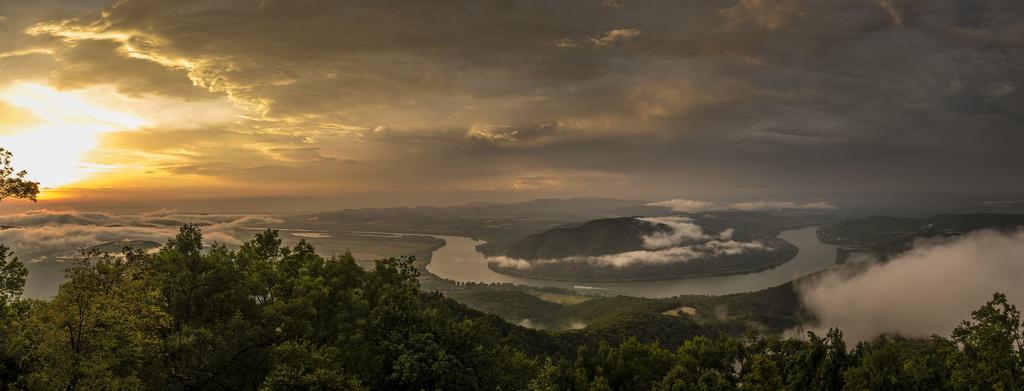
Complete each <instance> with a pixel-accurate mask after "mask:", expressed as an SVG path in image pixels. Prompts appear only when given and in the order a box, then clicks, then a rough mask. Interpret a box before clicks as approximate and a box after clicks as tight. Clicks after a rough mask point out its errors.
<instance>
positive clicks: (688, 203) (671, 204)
mask: <svg viewBox="0 0 1024 391" xmlns="http://www.w3.org/2000/svg"><path fill="white" fill-rule="evenodd" d="M647 206H659V207H664V208H669V209H671V210H672V211H673V212H684V213H696V212H707V211H745V212H752V211H779V210H789V209H803V210H832V209H835V208H836V206H835V205H832V204H831V203H829V202H826V201H818V202H805V203H800V202H792V201H751V202H733V203H714V202H707V201H697V200H686V199H673V200H667V201H658V202H652V203H649V204H647Z"/></svg>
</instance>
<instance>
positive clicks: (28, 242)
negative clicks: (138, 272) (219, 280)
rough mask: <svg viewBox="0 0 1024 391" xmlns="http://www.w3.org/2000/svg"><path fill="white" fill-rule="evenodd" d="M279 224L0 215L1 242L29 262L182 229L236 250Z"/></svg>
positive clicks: (187, 217)
mask: <svg viewBox="0 0 1024 391" xmlns="http://www.w3.org/2000/svg"><path fill="white" fill-rule="evenodd" d="M280 222H281V220H280V219H277V218H274V217H269V216H260V215H234V214H182V213H175V212H170V211H161V212H152V213H145V214H109V213H94V212H62V211H49V210H37V211H30V212H24V213H16V214H7V215H4V216H0V225H2V226H5V227H8V228H5V229H3V230H0V243H2V244H4V245H7V246H8V247H10V248H11V249H12V250H13V251H14V253H15V255H17V256H18V257H19V258H21V259H22V260H25V261H27V262H31V263H38V262H49V261H56V260H58V259H59V258H61V257H65V256H68V255H73V254H74V253H75V252H76V251H77V250H78V249H80V248H84V247H89V246H94V245H97V244H101V243H106V242H112V241H121V240H148V241H154V242H158V243H163V242H164V241H166V240H167V239H169V238H172V237H173V236H174V235H175V234H176V233H177V231H178V229H179V228H180V227H181V226H182V225H184V224H196V225H199V226H200V227H201V228H202V229H203V234H204V238H205V240H206V242H207V243H208V244H212V243H221V244H226V245H239V244H241V243H242V242H243V241H245V240H248V239H249V236H251V235H252V234H253V231H251V230H250V228H265V227H269V226H273V225H276V224H278V223H280Z"/></svg>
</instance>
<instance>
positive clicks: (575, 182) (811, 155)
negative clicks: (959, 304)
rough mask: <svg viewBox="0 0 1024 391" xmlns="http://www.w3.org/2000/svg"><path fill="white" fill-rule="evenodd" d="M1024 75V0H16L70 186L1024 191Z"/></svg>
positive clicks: (66, 201) (23, 122)
mask: <svg viewBox="0 0 1024 391" xmlns="http://www.w3.org/2000/svg"><path fill="white" fill-rule="evenodd" d="M1022 89H1024V2H1021V1H1019V0H987V1H986V0H950V1H944V0H934V1H926V0H877V1H871V0H827V1H821V0H775V1H771V0H728V1H725V0H723V1H715V0H701V1H679V0H531V1H527V0H488V1H480V0H439V1H403V0H376V1H359V2H357V1H340V0H339V1H336V0H259V1H256V0H254V1H248V0H209V1H194V0H178V1H156V0H121V1H116V2H109V1H96V0H33V1H23V0H0V146H2V147H5V148H7V149H9V150H11V151H12V152H14V154H15V164H16V165H17V166H18V167H19V168H24V169H27V170H28V171H29V172H30V174H31V176H32V177H33V178H35V179H36V180H38V181H40V182H42V185H43V187H44V188H46V190H44V194H43V197H42V199H41V201H40V205H42V206H44V207H49V208H60V207H67V208H108V209H109V208H114V207H116V208H127V209H132V208H135V209H139V210H150V209H156V208H177V207H180V208H183V209H190V210H210V211H232V210H234V211H238V210H245V211H299V210H303V211H310V210H317V209H321V210H322V209H335V208H341V207H359V206H392V205H443V204H455V203H463V202H477V201H511V200H526V199H532V198H540V197H574V196H602V197H616V198H629V199H644V200H652V201H655V200H666V199H687V200H690V199H693V200H709V201H716V202H751V201H757V202H763V200H767V201H779V202H782V201H784V202H794V201H802V202H821V201H824V202H832V203H835V204H838V205H840V206H842V205H843V200H851V199H861V198H901V197H903V198H907V197H910V198H920V197H936V196H947V197H968V196H970V197H978V199H979V200H985V201H988V202H996V203H998V202H1014V201H1016V200H1020V199H1024V197H1021V195H1022V194H1024V181H1021V180H1020V179H1021V167H1024V153H1021V147H1022V146H1024V91H1022ZM4 203H5V204H10V202H9V200H5V201H4Z"/></svg>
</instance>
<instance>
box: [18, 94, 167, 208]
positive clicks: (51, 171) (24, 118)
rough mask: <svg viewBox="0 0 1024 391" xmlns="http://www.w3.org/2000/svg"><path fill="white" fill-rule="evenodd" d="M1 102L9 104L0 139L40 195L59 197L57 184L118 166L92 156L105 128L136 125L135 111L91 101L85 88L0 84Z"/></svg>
mask: <svg viewBox="0 0 1024 391" xmlns="http://www.w3.org/2000/svg"><path fill="white" fill-rule="evenodd" d="M0 102H2V103H4V104H6V105H7V106H9V107H11V108H13V109H12V110H9V111H14V114H11V115H10V116H11V117H18V118H3V117H0V145H2V146H4V148H7V149H8V150H10V151H12V152H14V154H15V156H14V163H15V166H16V167H18V169H24V170H27V171H28V172H29V173H30V174H31V179H33V180H35V181H38V182H39V183H40V187H42V189H43V191H42V194H40V198H41V199H58V198H62V194H61V192H60V191H58V190H59V189H60V188H62V187H65V186H70V185H74V184H78V183H81V182H83V181H86V180H88V179H90V178H92V177H94V176H95V175H96V174H99V173H108V172H112V171H114V170H116V169H117V168H118V167H117V166H111V165H100V164H96V163H93V162H90V161H89V160H88V159H87V155H88V154H89V153H90V152H91V151H93V150H95V149H96V148H98V147H99V141H100V140H99V139H100V137H101V136H102V135H103V134H104V133H109V132H115V131H124V130H131V129H138V128H141V127H143V126H145V125H146V124H147V121H146V120H144V119H142V118H140V117H139V116H137V115H135V114H133V113H128V112H124V111H120V110H117V109H114V108H110V107H104V106H103V105H101V104H99V103H97V102H95V99H90V96H89V94H88V92H75V91H59V90H56V89H54V88H52V87H50V86H47V85H43V84H37V83H18V84H14V85H11V86H8V87H6V88H4V89H3V90H0Z"/></svg>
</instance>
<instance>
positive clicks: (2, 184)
mask: <svg viewBox="0 0 1024 391" xmlns="http://www.w3.org/2000/svg"><path fill="white" fill-rule="evenodd" d="M13 159H14V155H13V154H12V153H11V152H10V151H8V150H6V149H4V148H0V200H3V199H5V198H8V197H13V198H23V199H27V200H30V201H32V202H35V201H36V196H37V195H39V182H33V181H30V180H28V179H25V177H26V176H28V173H27V172H25V171H17V170H15V169H14V167H13V166H12V164H11V161H12V160H13Z"/></svg>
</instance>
